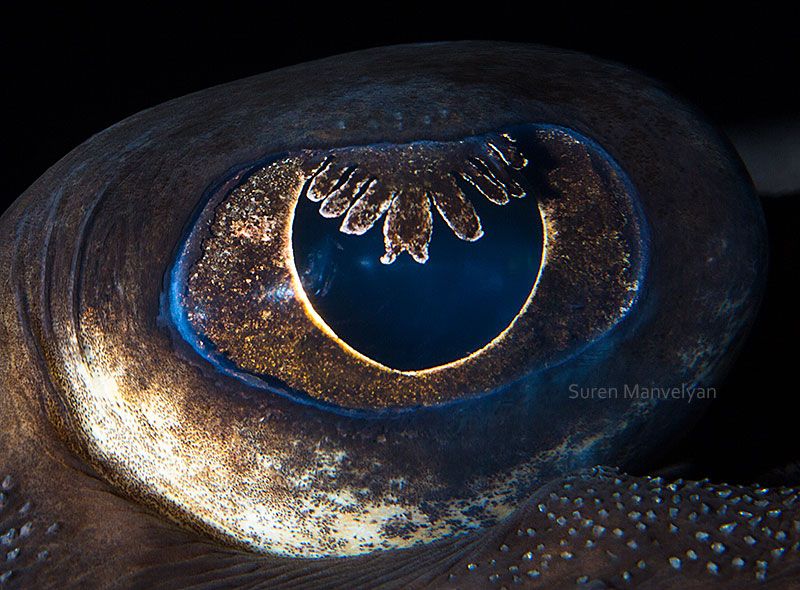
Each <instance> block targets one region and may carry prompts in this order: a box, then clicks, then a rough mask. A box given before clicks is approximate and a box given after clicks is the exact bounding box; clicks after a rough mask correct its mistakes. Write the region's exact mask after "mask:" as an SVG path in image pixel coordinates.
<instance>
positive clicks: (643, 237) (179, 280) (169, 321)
mask: <svg viewBox="0 0 800 590" xmlns="http://www.w3.org/2000/svg"><path fill="white" fill-rule="evenodd" d="M527 126H529V127H534V128H536V129H537V130H540V131H541V132H542V133H546V132H552V133H558V132H563V133H567V134H569V136H570V137H572V138H573V139H574V140H575V141H578V142H580V144H582V145H585V146H589V149H591V150H592V152H593V153H594V154H595V155H598V154H599V157H601V158H602V161H603V162H604V163H605V164H607V165H609V166H610V167H612V169H613V171H614V174H615V175H616V177H617V179H618V180H619V182H620V183H621V185H622V186H623V187H624V191H625V193H626V194H627V195H628V196H629V200H628V202H629V203H630V205H631V208H632V211H633V215H634V216H635V217H634V220H633V221H634V223H635V225H636V229H637V235H636V239H637V246H638V250H637V256H638V258H637V262H638V264H637V268H636V275H635V280H636V289H635V292H634V295H633V297H632V298H631V300H630V302H629V304H628V306H627V308H626V309H625V310H624V313H622V314H621V315H620V316H619V317H617V318H615V320H614V322H613V323H611V324H610V325H609V326H608V327H607V328H606V330H605V331H604V332H603V333H602V334H601V335H600V336H597V337H595V338H593V339H590V340H589V341H587V342H583V343H581V344H580V345H579V346H576V347H574V348H573V349H572V350H571V351H569V352H568V354H565V355H563V356H561V358H559V359H557V360H556V361H555V362H552V363H549V364H546V365H541V366H540V367H538V368H536V369H534V370H529V371H527V372H525V373H524V374H521V375H519V376H518V377H517V378H515V379H512V380H509V381H508V382H506V383H503V384H500V385H499V386H496V387H493V388H491V389H488V390H485V391H482V392H481V393H479V394H477V395H470V396H468V397H467V396H465V398H463V399H459V398H454V399H450V400H446V401H444V402H441V403H435V404H424V403H409V404H405V405H402V406H389V407H382V408H381V407H376V408H372V407H369V408H363V407H348V406H346V405H341V404H338V403H331V402H329V401H327V400H323V399H319V398H317V397H314V396H312V395H309V394H308V393H306V392H305V391H303V389H302V388H297V387H292V386H290V385H288V384H286V383H285V382H283V381H282V380H280V379H278V378H275V377H273V376H270V375H267V374H263V373H257V372H253V371H248V370H246V369H245V370H243V369H242V368H241V367H239V366H237V364H236V363H235V362H232V361H231V360H230V359H228V358H227V357H226V355H225V354H223V353H221V352H220V351H219V350H218V349H217V348H216V346H215V344H214V342H212V341H211V340H209V339H208V338H205V337H204V336H203V335H201V334H198V333H197V332H196V331H195V330H194V329H193V327H192V326H191V324H190V322H189V321H188V318H187V314H186V310H185V309H184V307H183V306H182V304H181V299H182V297H183V293H184V288H183V285H185V281H186V276H187V274H188V272H189V271H190V269H191V267H192V264H193V260H192V257H191V256H187V253H190V252H191V250H192V248H193V247H194V248H195V251H196V248H197V246H198V244H197V243H194V244H193V243H192V242H191V240H190V238H191V237H192V228H194V227H196V226H197V224H198V222H199V221H200V220H201V218H202V217H203V216H204V215H205V216H206V217H207V216H208V214H209V203H211V202H212V201H215V203H214V205H213V207H211V209H216V208H217V207H218V205H219V204H221V203H222V202H223V201H224V200H225V199H227V195H229V193H230V192H232V191H233V190H234V189H235V187H237V186H242V185H243V183H245V182H246V181H247V180H248V179H250V178H251V177H252V176H253V175H254V174H256V173H257V172H258V170H260V169H261V168H263V167H264V166H269V165H271V164H272V163H274V162H277V161H279V160H280V159H281V158H282V157H285V156H286V155H287V152H284V153H282V154H278V155H270V156H267V157H264V158H262V159H260V160H259V161H257V162H256V163H255V164H248V165H244V166H239V167H236V168H234V169H232V170H231V171H230V172H229V173H228V174H227V175H226V176H225V177H224V178H223V179H222V180H220V181H218V182H216V183H214V184H213V185H211V186H210V188H209V189H208V190H207V191H206V192H205V194H204V196H203V198H202V199H201V201H200V203H199V204H198V206H197V208H196V211H195V214H194V215H193V218H192V221H191V222H190V223H189V224H187V230H186V232H185V234H184V237H183V238H182V241H181V244H180V246H179V248H178V253H179V254H178V255H177V256H176V257H175V262H174V264H173V265H172V267H171V268H170V269H169V271H168V273H167V276H166V281H165V282H166V283H167V284H166V285H165V292H164V294H163V295H162V298H161V314H160V317H161V322H162V324H166V325H167V326H168V327H169V329H170V331H172V332H173V334H174V336H173V338H175V337H179V338H178V340H180V341H182V342H183V343H184V344H189V346H190V348H191V349H192V351H193V353H194V354H196V355H198V356H199V357H201V359H203V362H204V363H211V365H212V366H213V368H214V369H216V371H217V372H218V373H220V374H223V375H225V376H227V377H232V378H233V379H235V380H237V381H239V382H241V383H243V384H245V385H246V386H248V387H251V388H255V389H258V390H262V391H266V392H268V393H269V394H275V395H279V396H282V397H285V398H288V399H290V400H292V401H294V402H298V403H301V404H305V405H309V406H312V407H316V408H319V409H322V410H324V411H328V412H334V413H337V414H342V415H345V416H358V417H386V416H389V417H391V416H396V415H401V414H406V413H408V412H418V411H420V410H424V409H436V408H445V407H450V406H451V405H452V404H453V403H460V402H463V401H466V399H481V398H484V397H487V396H494V395H497V394H500V393H502V392H503V391H507V390H508V389H509V388H510V387H512V386H514V385H515V384H518V383H519V381H521V380H524V379H526V380H528V381H530V380H531V378H532V377H533V376H534V375H535V374H537V373H541V372H543V371H547V372H548V373H551V372H552V371H553V370H555V369H557V368H558V367H561V366H563V365H564V364H565V363H567V362H568V361H570V360H572V359H574V358H575V357H577V356H580V355H581V354H582V353H583V352H584V350H586V348H588V347H590V346H591V345H592V344H593V343H596V342H597V340H598V339H606V338H607V337H609V336H610V335H611V334H612V333H615V332H616V331H617V327H618V325H619V324H620V323H621V322H622V321H623V320H626V323H627V322H628V321H629V320H630V315H631V312H632V311H633V310H635V309H636V308H637V307H638V303H639V300H640V299H641V295H642V292H643V290H644V287H645V286H646V281H645V277H646V274H647V267H648V263H649V246H650V228H649V225H648V223H647V221H646V219H645V216H644V213H643V210H642V205H641V203H640V202H639V198H638V193H637V192H636V190H635V188H634V186H633V183H632V182H631V180H630V178H629V177H628V176H627V174H625V172H624V171H623V170H622V168H621V166H620V165H619V164H618V163H617V162H616V161H615V160H614V159H613V157H611V156H610V154H609V153H608V152H607V151H606V150H605V149H603V148H602V147H601V146H600V145H599V144H598V143H597V142H595V141H593V140H592V139H590V138H588V137H587V136H585V135H584V134H582V133H579V132H577V131H575V130H574V129H571V128H567V127H563V126H560V125H554V124H527ZM504 128H513V126H506V127H504ZM195 242H197V240H196V241H195ZM540 271H541V269H540ZM537 282H538V280H537ZM201 364H202V363H201Z"/></svg>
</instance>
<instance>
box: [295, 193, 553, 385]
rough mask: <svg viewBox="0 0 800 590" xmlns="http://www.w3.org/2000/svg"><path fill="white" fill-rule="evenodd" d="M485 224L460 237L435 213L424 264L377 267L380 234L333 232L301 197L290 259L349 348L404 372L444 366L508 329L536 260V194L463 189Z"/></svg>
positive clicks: (334, 226) (400, 260)
mask: <svg viewBox="0 0 800 590" xmlns="http://www.w3.org/2000/svg"><path fill="white" fill-rule="evenodd" d="M462 188H463V190H464V193H465V195H466V196H467V197H468V198H469V199H470V201H471V202H472V204H473V205H474V207H475V210H476V212H477V213H478V215H479V217H480V219H481V223H482V225H483V230H484V235H483V237H481V238H480V239H479V240H477V241H475V242H467V241H463V240H461V239H459V238H458V237H457V236H455V235H454V233H453V232H452V231H451V230H450V228H448V227H447V225H446V224H445V222H444V221H443V220H442V218H441V217H440V216H439V215H438V213H437V212H436V211H435V210H434V211H432V217H433V235H432V239H431V241H430V249H429V258H428V260H427V262H425V264H419V263H417V262H415V261H414V260H413V259H412V258H411V257H410V256H409V255H408V254H407V253H403V254H401V255H400V256H398V257H397V259H396V260H395V261H394V262H393V263H392V264H388V265H387V264H382V263H381V261H380V254H381V252H382V251H383V239H384V237H383V233H382V228H381V226H380V225H379V224H378V225H376V226H375V227H373V228H372V229H370V230H369V231H368V232H367V233H366V234H364V235H361V236H354V235H348V234H345V233H342V232H340V231H339V223H338V222H336V221H332V220H330V219H326V218H324V217H322V216H321V215H320V214H319V212H318V208H319V204H317V203H314V202H312V201H310V200H308V199H300V201H299V202H298V205H297V208H296V210H295V221H294V225H293V231H292V242H293V244H292V245H293V250H294V258H295V265H296V268H297V272H298V275H299V277H300V281H301V283H302V285H303V288H304V290H305V292H306V295H307V296H308V298H309V300H310V302H311V304H312V305H313V307H314V309H315V310H316V312H317V313H318V314H319V315H320V316H321V317H322V319H323V320H324V321H325V322H326V323H327V324H328V326H329V327H330V328H331V329H332V330H333V331H334V332H335V333H336V334H337V335H338V336H339V338H341V339H342V340H343V341H344V342H346V343H347V344H348V345H349V346H351V347H352V348H354V349H355V350H357V351H358V352H360V353H361V354H363V355H365V356H367V357H369V358H371V359H372V360H374V361H377V362H379V363H381V364H383V365H385V366H387V367H390V368H393V369H398V370H404V371H411V370H421V369H427V368H431V367H435V366H438V365H442V364H446V363H449V362H452V361H456V360H458V359H461V358H463V357H465V356H467V355H469V354H470V353H472V352H475V351H476V350H478V349H480V348H482V347H483V346H485V345H486V344H488V343H489V342H491V341H492V340H493V339H494V338H495V337H496V336H498V335H499V334H500V333H501V332H502V331H503V330H505V329H506V328H507V327H508V326H509V324H510V323H511V322H512V321H513V319H514V318H515V317H516V315H517V314H518V313H519V311H520V309H521V308H522V306H523V305H524V304H525V301H526V300H527V298H528V296H529V295H530V293H531V290H532V289H533V286H534V283H535V281H536V277H537V275H538V273H539V266H540V264H541V258H542V245H543V232H542V221H541V217H540V215H539V211H538V208H537V205H536V200H535V191H534V190H531V187H530V186H527V187H526V188H527V189H528V190H529V194H528V195H527V196H525V197H524V198H522V199H517V198H514V199H511V200H510V202H509V203H507V204H506V205H503V206H498V205H494V204H492V203H490V202H488V201H487V200H486V199H485V198H484V197H482V196H481V195H480V194H478V193H477V191H475V190H474V189H470V188H469V187H468V186H462Z"/></svg>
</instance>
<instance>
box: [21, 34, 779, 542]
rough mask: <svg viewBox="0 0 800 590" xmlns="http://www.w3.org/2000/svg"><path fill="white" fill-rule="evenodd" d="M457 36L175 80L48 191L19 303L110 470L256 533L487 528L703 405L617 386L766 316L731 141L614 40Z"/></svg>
mask: <svg viewBox="0 0 800 590" xmlns="http://www.w3.org/2000/svg"><path fill="white" fill-rule="evenodd" d="M458 47H459V46H452V45H442V46H420V47H407V48H395V49H390V50H378V51H372V52H364V53H361V54H357V55H352V56H348V57H347V58H346V60H345V59H344V58H343V60H339V61H337V60H333V61H325V62H320V63H317V64H311V65H306V66H302V67H299V68H297V69H289V70H283V71H280V72H275V73H273V74H268V75H266V76H264V77H259V78H255V79H250V80H245V81H242V82H238V83H235V84H234V85H232V86H229V87H226V88H220V89H211V90H208V91H206V92H204V93H202V94H201V95H194V96H190V97H187V98H185V99H181V100H180V101H177V102H173V103H169V104H167V105H163V106H161V107H158V108H156V109H153V110H151V111H148V112H146V113H142V114H140V115H137V116H136V117H135V118H134V119H132V120H131V121H128V122H127V123H123V124H121V125H119V126H116V127H114V128H112V129H110V130H109V131H107V132H105V133H104V134H102V135H100V136H98V137H97V138H96V139H94V140H92V142H91V143H89V144H88V145H87V146H85V147H84V148H83V150H82V151H80V152H79V153H77V154H76V155H73V156H71V157H68V158H67V159H65V160H64V161H62V162H61V163H60V164H59V165H58V168H57V170H56V172H57V173H58V175H59V178H61V179H63V182H61V183H60V184H59V186H58V188H57V189H54V190H48V191H42V192H38V193H37V192H36V191H33V192H32V193H31V195H32V196H30V197H29V198H28V201H26V203H25V206H26V207H27V209H26V210H25V211H27V213H26V215H27V217H26V219H27V220H28V221H27V224H28V225H25V224H20V225H18V226H15V227H16V228H17V229H16V233H15V235H16V236H17V240H18V241H17V243H16V246H15V248H16V250H17V251H18V252H21V253H22V254H21V255H20V256H21V257H20V258H18V259H15V260H16V261H15V263H14V265H13V269H12V270H13V275H14V276H17V277H19V279H18V280H19V282H20V284H22V285H24V286H25V291H24V293H25V297H21V298H20V308H21V311H20V317H23V318H25V321H26V322H27V323H28V324H29V333H30V334H31V342H32V343H33V345H34V346H35V347H36V351H37V355H38V356H37V358H38V359H39V363H40V365H41V367H42V371H43V374H45V375H46V378H47V383H48V387H47V389H46V393H45V394H44V396H45V399H44V401H43V407H44V408H46V411H47V412H48V415H49V418H50V420H51V422H52V423H53V424H54V425H55V426H56V429H57V431H58V433H59V436H60V437H61V438H63V439H64V440H65V441H67V442H68V444H69V445H70V448H72V449H74V450H75V452H77V453H78V454H80V455H81V456H82V457H83V458H85V459H86V460H87V461H88V462H89V463H90V464H91V465H92V466H93V467H94V468H95V469H96V470H97V471H98V473H99V474H100V475H101V476H102V477H103V478H105V479H107V480H108V481H110V482H111V483H112V484H113V485H114V486H116V487H117V488H118V489H120V490H122V491H124V492H125V493H127V494H128V495H130V496H132V497H133V498H135V499H136V500H138V501H141V502H144V503H146V504H148V505H149V506H152V507H153V508H154V509H156V510H158V511H160V512H161V513H162V514H164V515H165V516H167V517H169V518H172V519H173V520H177V521H178V522H180V523H182V524H184V525H186V526H189V527H193V528H195V529H197V530H200V531H202V532H203V533H205V534H208V535H209V536H211V537H213V538H216V539H217V540H219V541H221V542H223V543H228V544H232V545H235V546H238V547H240V548H244V549H247V550H250V551H253V552H257V553H265V554H270V555H277V556H283V557H290V558H334V557H343V556H356V555H367V554H372V553H376V552H381V551H391V550H403V549H407V548H410V547H414V546H427V545H431V546H432V545H433V544H435V543H443V542H446V541H448V540H451V539H463V538H464V537H465V536H467V535H468V534H470V533H472V532H474V531H483V530H486V529H487V528H488V527H491V526H493V525H495V524H497V523H499V522H502V521H503V520H504V519H506V518H507V517H508V516H509V515H510V514H512V513H513V512H514V511H515V510H516V509H517V508H518V507H519V505H520V502H522V501H523V500H524V499H525V498H527V497H529V496H530V494H531V493H532V491H534V490H536V489H537V488H538V487H539V486H541V485H542V483H543V482H544V481H547V480H548V479H550V478H552V477H553V476H556V475H559V474H563V473H566V472H569V471H572V470H574V469H577V468H579V467H584V466H591V465H595V464H598V463H606V464H607V463H611V464H624V463H628V462H631V461H634V460H637V459H640V458H642V457H644V456H646V455H647V454H648V453H651V452H653V451H654V450H655V449H657V448H659V446H660V445H661V444H662V443H663V442H664V441H665V440H668V439H669V438H670V437H671V436H672V435H673V434H674V433H675V432H676V431H677V430H678V429H680V428H682V427H683V426H684V425H685V424H687V423H688V422H689V421H691V420H692V419H693V414H694V413H695V408H696V407H698V405H699V404H690V403H687V400H686V399H674V398H673V397H667V398H660V397H653V396H649V397H648V396H646V395H639V394H637V395H633V396H629V395H625V393H624V392H626V391H627V390H628V389H629V388H636V391H641V390H642V389H644V390H648V391H658V390H661V389H664V390H669V391H674V390H679V391H683V390H684V389H685V388H688V389H690V390H692V391H695V392H696V391H698V389H703V388H705V387H707V386H709V385H711V384H713V383H714V380H715V379H716V378H717V377H718V375H719V374H720V373H721V371H722V370H723V368H724V366H725V363H726V361H727V360H728V359H729V355H730V351H731V350H732V349H733V348H734V346H735V344H736V343H737V342H738V339H739V338H740V335H741V334H742V332H743V330H744V329H745V328H746V327H747V325H748V322H749V321H750V319H751V317H752V315H753V313H754V310H755V306H756V302H757V299H758V294H759V290H760V285H761V282H762V279H763V277H762V272H763V271H762V268H763V258H764V245H763V242H764V238H763V228H762V221H761V217H760V211H759V209H758V205H757V203H756V201H755V200H754V198H753V195H752V192H751V188H750V186H749V185H748V183H747V182H746V181H745V180H744V179H743V178H742V174H741V171H740V169H739V168H738V165H737V164H736V161H735V160H734V159H733V157H732V156H731V154H730V153H729V152H728V148H727V147H726V145H725V144H724V143H723V142H721V141H720V140H719V139H718V138H717V137H716V136H715V135H714V134H713V132H712V131H710V130H709V129H707V128H706V127H705V125H704V124H703V123H702V122H701V121H699V120H697V118H696V117H695V115H693V114H692V113H691V112H690V111H688V110H687V109H686V108H685V107H684V106H683V105H682V104H680V103H678V102H676V101H674V100H673V99H671V98H669V97H668V96H666V95H665V94H664V93H663V92H662V91H661V90H659V89H658V88H656V87H654V86H653V85H652V84H651V83H650V82H648V81H647V80H645V79H642V78H640V77H638V76H636V75H634V74H630V73H627V72H624V71H622V70H621V69H619V68H617V67H615V66H610V65H608V64H605V63H601V62H597V61H594V60H592V59H590V58H586V57H582V56H578V55H574V54H562V53H558V52H550V51H544V50H539V49H535V48H521V47H517V48H511V47H504V48H503V47H500V48H498V47H493V46H489V45H482V44H478V45H476V46H469V47H471V49H470V50H469V51H467V52H464V51H461V50H460V49H459V48H458ZM353 72H357V73H358V75H357V76H355V77H353V76H352V75H351V74H352V73H353ZM475 72H481V75H480V76H479V77H478V78H476V76H475V74H474V73H475ZM312 81H313V82H314V83H313V84H312V83H311V82H312ZM278 89H279V90H278ZM56 221H57V223H56ZM20 228H24V229H25V231H22V229H20ZM26 325H27V324H26ZM611 389H615V390H616V391H618V392H623V393H621V394H619V395H618V396H617V397H608V396H604V397H598V396H597V395H594V393H596V392H597V391H598V390H611ZM592 392H594V393H592ZM589 393H592V394H591V395H589ZM695 401H696V400H695Z"/></svg>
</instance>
